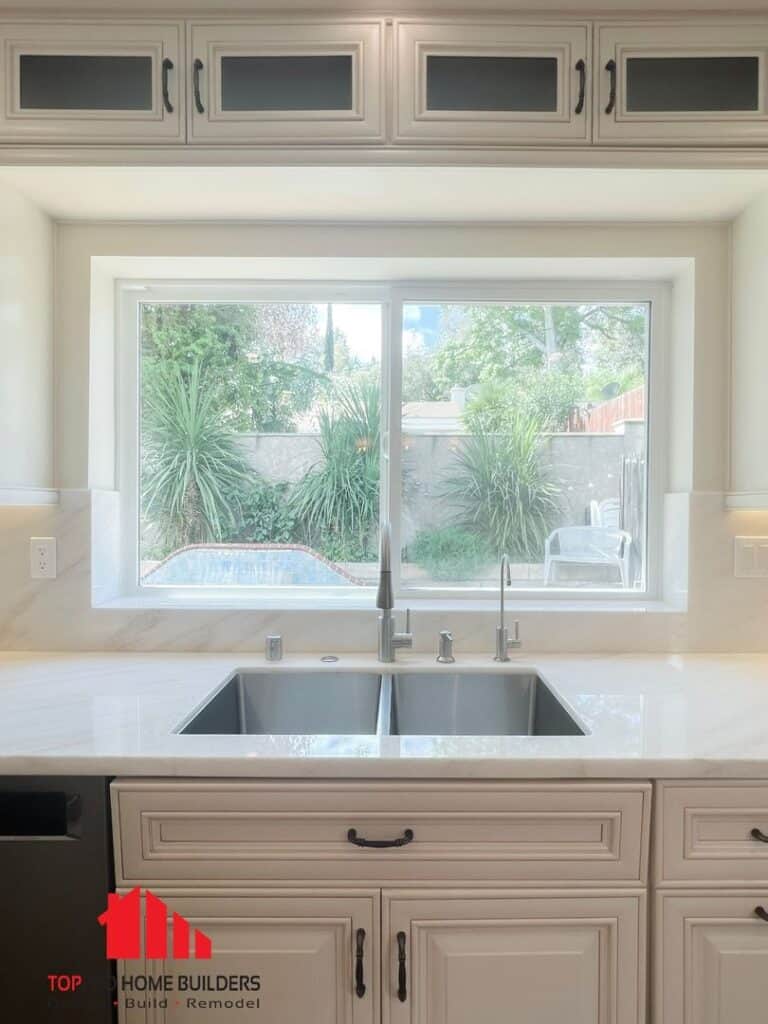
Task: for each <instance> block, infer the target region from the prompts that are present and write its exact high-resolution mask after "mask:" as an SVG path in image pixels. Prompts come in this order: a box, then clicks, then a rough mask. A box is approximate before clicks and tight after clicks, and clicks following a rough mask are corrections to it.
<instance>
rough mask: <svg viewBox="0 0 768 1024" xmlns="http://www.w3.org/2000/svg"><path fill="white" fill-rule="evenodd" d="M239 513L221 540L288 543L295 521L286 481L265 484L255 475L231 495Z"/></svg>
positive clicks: (295, 530)
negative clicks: (283, 482) (284, 482)
mask: <svg viewBox="0 0 768 1024" xmlns="http://www.w3.org/2000/svg"><path fill="white" fill-rule="evenodd" d="M233 498H234V500H235V503H236V507H237V508H238V509H239V514H238V516H237V519H236V521H235V522H233V523H232V524H231V526H230V528H229V529H228V530H225V532H224V535H223V536H222V540H224V541H228V542H230V543H237V542H240V543H241V544H269V543H272V544H291V543H293V542H294V541H296V540H297V539H298V523H297V521H296V516H295V514H294V512H293V510H292V508H291V505H290V502H289V496H288V485H287V484H279V483H278V484H268V483H267V482H266V481H264V480H261V479H259V478H258V477H256V478H255V479H254V480H253V481H251V482H250V483H248V484H247V485H246V486H244V487H242V488H240V489H238V491H237V492H236V493H235V494H234V495H233Z"/></svg>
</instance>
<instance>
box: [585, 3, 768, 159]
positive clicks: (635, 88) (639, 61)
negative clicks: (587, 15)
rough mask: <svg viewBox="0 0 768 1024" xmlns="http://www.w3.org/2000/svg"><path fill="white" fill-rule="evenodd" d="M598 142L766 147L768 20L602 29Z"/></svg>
mask: <svg viewBox="0 0 768 1024" xmlns="http://www.w3.org/2000/svg"><path fill="white" fill-rule="evenodd" d="M596 38H597V42H596V53H597V57H596V59H597V75H598V82H599V85H598V87H597V88H596V89H595V104H596V111H595V124H596V126H597V129H596V135H597V141H598V142H607V143H621V144H632V143H646V144H649V145H652V144H658V145H663V146H670V145H674V146H685V145H700V144H704V145H716V146H724V145H763V144H765V142H766V140H768V81H767V79H766V71H767V70H768V65H767V62H768V19H759V18H757V19H755V18H750V17H746V16H745V17H742V18H729V19H720V20H718V21H715V20H713V19H709V20H707V19H696V20H693V19H687V20H686V22H685V23H684V24H683V23H681V22H666V23H658V22H656V23H654V22H646V23H644V24H619V25H617V24H611V25H604V24H603V25H598V27H597V36H596Z"/></svg>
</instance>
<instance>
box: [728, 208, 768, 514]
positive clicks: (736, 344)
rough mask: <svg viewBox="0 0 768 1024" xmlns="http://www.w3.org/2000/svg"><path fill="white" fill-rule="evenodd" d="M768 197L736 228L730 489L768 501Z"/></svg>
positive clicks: (743, 217) (744, 215)
mask: <svg viewBox="0 0 768 1024" xmlns="http://www.w3.org/2000/svg"><path fill="white" fill-rule="evenodd" d="M766 398H768V195H766V196H762V197H760V198H759V199H756V200H754V201H753V202H752V203H750V205H749V206H748V207H747V208H746V209H745V210H744V212H743V213H742V214H741V216H740V217H739V218H738V219H737V220H736V221H735V223H734V225H733V367H732V407H733V415H732V427H731V465H730V489H731V490H733V491H741V492H764V497H765V499H766V501H768V421H767V420H766Z"/></svg>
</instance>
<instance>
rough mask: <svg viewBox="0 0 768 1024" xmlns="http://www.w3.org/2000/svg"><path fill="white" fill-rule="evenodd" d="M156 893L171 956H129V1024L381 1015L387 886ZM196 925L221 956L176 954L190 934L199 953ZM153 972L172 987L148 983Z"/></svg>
mask: <svg viewBox="0 0 768 1024" xmlns="http://www.w3.org/2000/svg"><path fill="white" fill-rule="evenodd" d="M154 895H155V896H156V897H157V898H158V899H160V900H161V901H162V903H164V904H165V906H166V907H167V911H168V915H167V929H168V934H167V949H168V955H167V957H165V958H159V959H155V958H152V959H141V960H135V961H123V962H121V963H120V964H119V966H118V979H117V983H118V992H119V994H118V1007H119V1018H120V1022H121V1024H200V1022H201V1021H205V1024H246V1022H248V1024H250V1022H252V1021H258V1022H259V1024H287V1022H288V1021H296V1022H299V1021H310V1022H311V1024H376V1022H377V1021H378V1020H379V1004H380V989H379V965H380V954H379V927H380V923H379V893H378V892H373V891H371V892H362V891H353V892H350V893H347V894H340V893H336V894H333V893H327V894H323V893H318V892H317V890H315V891H313V892H312V893H311V894H310V893H306V894H303V893H301V892H297V891H294V892H293V893H288V892H276V893H274V894H271V893H270V894H263V895H239V896H181V895H176V894H172V893H163V892H161V891H160V892H156V893H154ZM180 920H181V921H183V923H180ZM196 930H199V931H201V932H202V933H203V934H204V935H205V936H207V938H208V939H210V942H211V958H210V959H194V957H193V958H191V959H179V958H176V957H175V956H174V955H173V954H174V953H176V952H177V950H176V948H175V943H178V942H179V937H180V935H181V937H182V939H183V938H184V936H188V937H189V945H190V952H194V948H195V938H194V936H195V932H196ZM144 950H145V953H147V952H148V950H147V948H146V944H145V947H144ZM144 977H147V978H154V979H163V989H164V990H161V991H159V992H158V991H154V992H151V993H148V992H146V991H144V990H143V989H145V988H146V985H145V983H144V982H143V981H142V980H141V979H142V978H144Z"/></svg>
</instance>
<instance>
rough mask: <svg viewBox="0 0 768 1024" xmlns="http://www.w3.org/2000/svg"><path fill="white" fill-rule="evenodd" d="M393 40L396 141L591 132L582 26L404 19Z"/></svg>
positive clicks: (548, 137)
mask: <svg viewBox="0 0 768 1024" xmlns="http://www.w3.org/2000/svg"><path fill="white" fill-rule="evenodd" d="M395 40H396V63H395V68H396V80H395V93H396V100H395V104H396V122H397V124H396V137H397V140H398V141H400V142H407V143H419V142H423V143H431V144H435V143H443V144H445V145H450V146H455V145H462V144H464V145H482V144H499V143H517V144H522V145H524V144H537V143H542V142H558V143H564V142H573V143H584V142H586V141H588V140H589V137H590V107H591V101H590V88H589V87H590V74H589V72H590V69H589V31H588V27H587V25H585V24H572V25H564V26H563V25H549V26H542V25H536V24H529V23H525V22H521V21H510V20H504V21H494V22H490V21H482V20H480V19H476V18H473V19H472V21H462V20H459V19H451V20H434V21H433V20H425V21H416V20H411V19H404V20H400V21H397V22H396V24H395Z"/></svg>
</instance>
